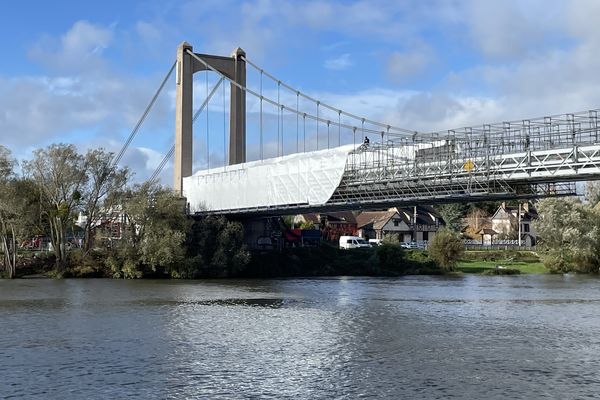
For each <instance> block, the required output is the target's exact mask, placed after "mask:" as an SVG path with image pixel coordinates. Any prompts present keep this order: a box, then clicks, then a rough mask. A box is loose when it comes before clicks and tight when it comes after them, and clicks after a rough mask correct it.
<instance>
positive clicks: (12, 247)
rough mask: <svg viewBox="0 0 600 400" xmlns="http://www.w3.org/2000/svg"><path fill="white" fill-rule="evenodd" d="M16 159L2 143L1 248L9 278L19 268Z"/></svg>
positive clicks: (0, 180)
mask: <svg viewBox="0 0 600 400" xmlns="http://www.w3.org/2000/svg"><path fill="white" fill-rule="evenodd" d="M13 166H14V160H13V159H12V157H11V154H10V151H9V150H8V149H7V148H6V147H4V146H2V145H0V250H2V255H3V265H4V270H5V272H6V275H7V277H8V278H14V277H15V275H16V268H17V242H16V233H15V226H14V222H15V219H18V216H17V215H15V212H14V211H15V210H14V209H13V207H12V206H13V205H14V199H15V196H14V192H13V190H12V187H11V178H12V176H13Z"/></svg>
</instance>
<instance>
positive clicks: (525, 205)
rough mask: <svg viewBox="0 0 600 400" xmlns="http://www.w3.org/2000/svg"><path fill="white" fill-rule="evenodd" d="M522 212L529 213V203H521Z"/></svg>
mask: <svg viewBox="0 0 600 400" xmlns="http://www.w3.org/2000/svg"><path fill="white" fill-rule="evenodd" d="M523 211H525V212H529V202H528V201H526V202H525V203H523Z"/></svg>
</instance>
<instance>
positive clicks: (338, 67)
mask: <svg viewBox="0 0 600 400" xmlns="http://www.w3.org/2000/svg"><path fill="white" fill-rule="evenodd" d="M352 65H354V62H353V61H352V60H351V59H350V54H348V53H344V54H341V55H340V56H338V57H336V58H330V59H328V60H325V64H324V65H323V66H324V67H325V68H327V69H330V70H332V71H343V70H345V69H348V68H350V67H351V66H352Z"/></svg>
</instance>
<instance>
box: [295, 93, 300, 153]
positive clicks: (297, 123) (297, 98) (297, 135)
mask: <svg viewBox="0 0 600 400" xmlns="http://www.w3.org/2000/svg"><path fill="white" fill-rule="evenodd" d="M299 108H300V92H296V153H298V151H299V150H298V147H299V146H300V143H299V137H300V114H299V113H298V109H299Z"/></svg>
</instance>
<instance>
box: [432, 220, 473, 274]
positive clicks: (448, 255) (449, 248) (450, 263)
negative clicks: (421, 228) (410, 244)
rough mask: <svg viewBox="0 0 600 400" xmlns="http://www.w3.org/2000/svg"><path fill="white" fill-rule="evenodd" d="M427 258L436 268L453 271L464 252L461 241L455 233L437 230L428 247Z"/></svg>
mask: <svg viewBox="0 0 600 400" xmlns="http://www.w3.org/2000/svg"><path fill="white" fill-rule="evenodd" d="M427 250H428V253H429V257H430V258H431V259H432V260H433V261H434V262H435V263H436V264H437V265H438V267H440V268H442V269H444V270H446V271H453V270H454V267H455V266H456V263H457V262H458V260H460V258H461V257H462V255H463V254H464V252H465V248H464V246H463V243H462V241H461V240H460V237H459V235H458V234H457V233H454V232H451V231H449V230H447V229H442V230H439V231H438V232H437V233H436V234H435V236H434V237H433V240H431V241H430V242H429V246H428V249H427Z"/></svg>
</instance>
